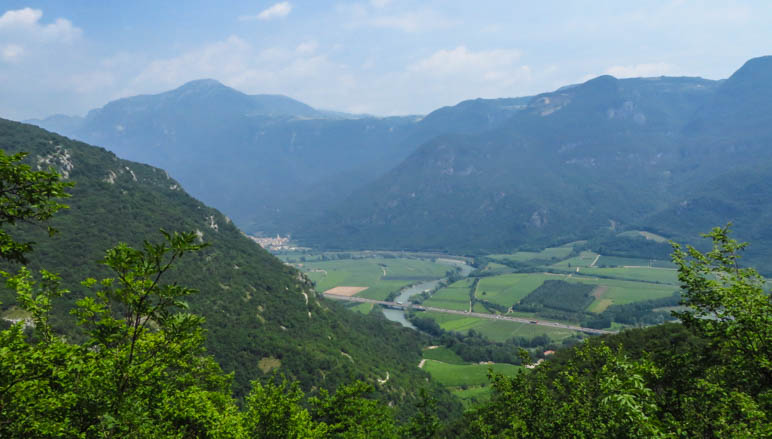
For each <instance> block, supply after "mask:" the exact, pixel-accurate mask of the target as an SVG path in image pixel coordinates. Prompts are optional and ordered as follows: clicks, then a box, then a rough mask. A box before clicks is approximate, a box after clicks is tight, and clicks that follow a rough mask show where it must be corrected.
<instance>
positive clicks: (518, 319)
mask: <svg viewBox="0 0 772 439" xmlns="http://www.w3.org/2000/svg"><path fill="white" fill-rule="evenodd" d="M324 297H326V298H328V299H333V300H344V301H348V302H359V303H373V304H377V305H383V306H386V307H389V308H397V309H415V310H418V311H433V312H441V313H445V314H458V315H462V316H467V317H478V318H481V319H491V320H504V321H508V322H517V323H526V324H529V325H538V326H546V327H549V328H560V329H570V330H572V331H582V332H586V333H588V334H613V333H614V332H613V331H605V330H603V329H593V328H583V327H581V326H574V325H567V324H565V323H557V322H546V321H543V320H536V319H527V318H523V317H509V316H504V315H500V314H486V313H481V312H469V311H459V310H455V309H444V308H435V307H433V306H423V305H414V304H412V303H397V302H387V301H385V300H373V299H365V298H364V297H355V296H340V295H337V294H329V293H325V294H324Z"/></svg>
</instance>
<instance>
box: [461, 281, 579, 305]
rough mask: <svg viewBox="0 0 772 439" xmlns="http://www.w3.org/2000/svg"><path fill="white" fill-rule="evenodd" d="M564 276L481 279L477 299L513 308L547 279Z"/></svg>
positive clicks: (476, 294)
mask: <svg viewBox="0 0 772 439" xmlns="http://www.w3.org/2000/svg"><path fill="white" fill-rule="evenodd" d="M563 277H564V276H561V275H558V276H555V275H552V274H544V273H517V274H504V275H500V276H491V277H484V278H482V279H480V282H479V283H478V284H477V290H476V291H475V297H477V298H478V299H483V300H487V301H489V302H493V303H497V304H499V305H503V306H507V307H508V306H512V305H513V304H515V303H517V302H518V301H519V300H520V299H522V298H523V297H525V296H527V295H528V294H530V293H531V291H533V290H535V289H536V288H538V287H539V285H541V284H542V283H543V282H544V281H545V280H547V279H559V278H563Z"/></svg>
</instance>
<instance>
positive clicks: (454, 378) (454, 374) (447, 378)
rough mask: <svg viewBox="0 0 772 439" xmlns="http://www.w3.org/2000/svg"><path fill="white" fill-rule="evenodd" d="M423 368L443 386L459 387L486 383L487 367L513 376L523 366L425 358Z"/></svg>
mask: <svg viewBox="0 0 772 439" xmlns="http://www.w3.org/2000/svg"><path fill="white" fill-rule="evenodd" d="M423 369H424V370H425V371H427V372H428V373H429V374H430V375H431V376H432V378H433V379H434V380H436V381H437V382H439V383H440V384H442V385H444V386H445V387H460V386H481V385H484V384H488V382H489V381H488V369H493V371H494V372H497V373H500V374H504V375H507V376H514V375H515V374H517V373H518V371H520V370H521V369H523V368H522V367H521V366H515V365H514V364H507V363H493V364H448V363H443V362H441V361H437V360H426V363H424V367H423Z"/></svg>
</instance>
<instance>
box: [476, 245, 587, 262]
mask: <svg viewBox="0 0 772 439" xmlns="http://www.w3.org/2000/svg"><path fill="white" fill-rule="evenodd" d="M571 251H573V247H570V246H564V247H549V248H545V249H544V250H542V251H540V252H515V253H512V254H494V255H488V257H489V258H490V259H493V260H495V261H513V262H526V261H530V260H533V259H545V260H550V259H553V258H554V259H563V258H566V257H568V255H569V254H571Z"/></svg>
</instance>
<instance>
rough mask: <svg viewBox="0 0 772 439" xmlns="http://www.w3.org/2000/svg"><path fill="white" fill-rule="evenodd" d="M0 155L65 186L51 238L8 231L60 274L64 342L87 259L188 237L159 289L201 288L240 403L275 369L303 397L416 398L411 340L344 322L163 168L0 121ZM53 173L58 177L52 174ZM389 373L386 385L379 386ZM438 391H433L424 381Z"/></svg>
mask: <svg viewBox="0 0 772 439" xmlns="http://www.w3.org/2000/svg"><path fill="white" fill-rule="evenodd" d="M0 148H2V149H4V150H6V151H9V153H10V152H17V151H27V152H28V153H29V155H28V157H27V159H28V161H29V163H30V165H31V166H32V167H33V168H35V169H36V168H37V166H38V165H40V167H41V168H42V169H47V168H48V166H49V165H51V166H53V167H54V168H55V169H57V170H58V171H59V172H66V178H64V181H66V182H74V183H75V185H74V186H73V187H72V188H71V189H70V190H69V192H70V193H71V194H72V197H71V198H69V199H67V204H69V206H70V207H69V209H65V210H63V211H61V212H59V213H58V214H57V215H56V216H54V217H53V218H52V219H51V221H50V222H49V224H50V225H51V226H53V227H55V228H57V229H58V230H59V231H60V233H59V234H58V235H57V236H55V237H54V238H52V239H50V238H48V235H47V233H46V231H45V230H42V229H39V228H36V227H17V228H10V229H8V230H9V232H10V233H11V236H13V237H14V238H16V239H18V240H20V241H27V240H32V241H35V242H36V243H37V244H36V247H35V249H36V250H35V251H34V252H33V253H31V254H29V258H30V264H29V267H30V268H31V269H32V270H33V271H34V270H37V269H38V268H45V269H48V270H51V271H54V272H57V273H59V274H60V275H61V277H62V285H63V287H64V288H67V289H70V290H72V293H71V294H69V295H67V296H65V297H63V298H62V299H60V300H59V301H58V302H57V305H56V306H55V307H54V309H53V311H52V315H51V323H52V325H53V326H54V327H55V328H57V330H59V331H63V332H64V333H65V334H67V336H68V338H70V339H73V340H82V339H83V337H84V334H83V333H82V331H81V330H78V329H77V328H76V327H75V325H74V319H73V318H72V317H71V316H70V315H69V309H71V308H72V307H73V306H74V303H75V301H76V300H78V299H80V298H82V297H83V296H85V295H86V294H87V291H86V289H85V288H83V287H82V286H80V282H81V281H82V280H83V279H86V278H88V277H94V278H99V277H104V276H106V275H107V274H108V273H107V271H106V270H105V269H104V268H100V266H99V265H98V264H97V261H98V260H100V259H102V255H103V252H104V250H105V249H107V248H111V247H112V246H114V245H115V244H116V243H118V242H125V243H127V244H128V245H130V246H133V247H137V246H140V245H142V240H143V239H144V238H146V237H153V236H157V234H158V230H159V229H164V230H189V231H193V232H195V233H196V234H197V238H196V239H197V240H200V241H203V242H207V243H209V244H210V245H209V246H208V247H206V248H205V249H203V250H201V251H200V252H196V253H194V254H191V255H190V256H189V257H188V259H187V261H186V263H185V264H181V265H178V266H177V267H176V268H174V269H173V270H172V271H171V272H170V273H169V274H168V279H169V280H170V281H179V282H180V283H181V284H183V285H190V286H194V287H195V288H196V289H197V290H199V291H200V293H199V294H196V295H193V296H191V297H190V298H189V299H188V302H189V306H190V310H191V312H193V313H196V314H199V315H202V316H203V317H204V318H205V323H204V328H205V329H206V331H207V336H206V340H205V344H206V347H207V349H208V352H210V353H212V354H213V355H214V357H215V358H216V360H217V362H218V363H219V364H220V366H221V367H222V368H223V369H224V370H225V371H227V372H235V376H234V389H235V391H236V395H237V396H239V397H243V396H244V395H245V394H246V393H247V391H248V389H249V387H250V385H249V382H250V381H251V380H253V379H256V378H260V377H266V376H269V375H270V374H272V373H274V372H276V371H279V372H282V373H284V374H286V375H287V376H288V377H290V378H291V379H293V380H297V381H299V383H300V384H301V386H302V387H303V389H304V390H306V391H307V390H311V389H314V388H326V389H328V390H330V391H332V390H334V389H335V388H337V387H338V386H339V385H340V384H341V383H344V382H350V381H351V380H352V379H355V378H356V379H361V380H363V381H365V382H367V383H370V384H372V385H374V386H376V387H377V391H376V394H377V395H379V398H382V399H383V400H384V401H392V402H393V403H394V404H396V405H397V406H398V407H400V408H402V407H408V406H409V405H410V404H409V403H408V404H407V405H405V404H404V403H406V402H407V401H410V400H413V401H414V400H416V398H417V396H418V389H419V388H420V387H421V386H423V385H426V378H427V375H426V374H425V373H424V372H422V371H421V370H419V369H418V368H416V367H415V366H416V364H418V362H419V361H420V359H421V357H420V355H421V347H422V345H423V341H422V338H421V336H420V335H419V334H417V333H415V332H412V331H409V330H406V329H402V328H401V327H399V326H398V325H396V324H394V323H391V322H389V321H386V320H385V319H383V318H379V316H361V315H358V314H354V313H350V312H348V311H346V310H345V309H343V308H342V307H341V306H339V305H338V304H335V303H328V302H326V301H324V300H322V299H321V298H318V297H316V293H315V292H314V290H313V287H312V285H311V284H310V283H309V282H308V281H307V280H306V279H305V278H303V277H302V276H300V274H299V273H298V272H297V271H296V270H295V269H293V268H291V267H289V266H287V265H285V264H283V263H281V261H279V260H278V259H276V258H274V257H273V256H271V255H270V254H268V253H267V252H265V251H264V250H262V249H261V248H260V247H259V246H257V245H255V244H254V243H253V242H252V241H250V240H248V239H247V238H245V237H244V236H243V235H242V234H241V232H240V231H239V230H238V229H237V228H236V227H235V226H234V225H233V224H232V223H231V222H229V220H228V219H227V218H226V217H225V216H223V215H222V214H220V213H219V212H218V211H216V210H214V209H211V208H209V207H207V206H205V205H203V204H202V203H200V202H198V201H196V200H194V199H193V198H191V197H190V196H188V195H187V194H186V193H185V192H184V190H182V189H181V188H180V186H179V184H178V183H177V182H176V181H175V180H173V179H171V178H170V177H169V176H168V175H167V174H166V173H165V172H164V171H162V170H160V169H157V168H153V167H150V166H146V165H141V164H138V163H134V162H129V161H125V160H121V159H119V158H117V157H116V156H115V155H113V154H111V153H109V152H107V151H105V150H103V149H100V148H95V147H92V146H88V145H86V144H83V143H80V142H75V141H72V140H69V139H67V138H64V137H61V136H58V135H55V134H52V133H48V132H46V131H43V130H41V129H39V128H35V127H32V126H29V125H24V124H19V123H15V122H10V121H0ZM63 176H64V174H63ZM0 301H1V302H2V303H3V305H2V310H3V311H4V312H5V311H7V310H8V309H9V307H11V306H13V304H14V302H15V295H14V293H13V291H11V290H9V289H2V290H0ZM387 372H388V374H389V377H390V379H389V380H388V382H386V383H384V384H382V385H379V384H378V381H377V380H378V379H383V377H385V376H386V375H387ZM428 385H429V386H430V387H432V388H433V389H434V390H433V391H432V392H438V391H439V392H441V390H440V389H439V387H434V386H433V384H431V383H429V384H428ZM433 394H434V395H436V396H437V397H438V398H439V399H440V400H441V401H442V407H444V410H454V408H453V407H457V405H454V403H452V402H450V399H449V398H450V395H448V394H446V393H443V394H442V395H444V396H442V395H438V394H436V393H433Z"/></svg>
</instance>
